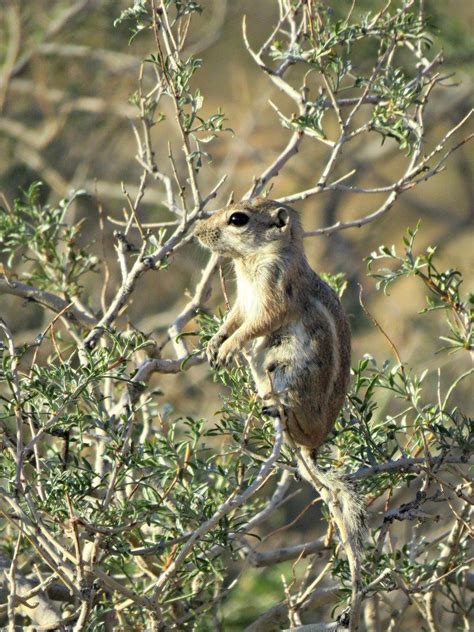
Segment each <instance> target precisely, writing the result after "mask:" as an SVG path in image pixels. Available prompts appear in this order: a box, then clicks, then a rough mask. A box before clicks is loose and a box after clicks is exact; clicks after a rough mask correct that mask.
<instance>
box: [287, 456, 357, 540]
mask: <svg viewBox="0 0 474 632" xmlns="http://www.w3.org/2000/svg"><path fill="white" fill-rule="evenodd" d="M296 458H297V461H298V466H299V469H300V473H301V475H302V476H303V478H304V479H305V480H307V481H308V482H309V483H311V485H313V487H314V488H315V489H316V491H317V492H319V494H321V497H322V498H323V500H324V501H325V502H326V503H327V504H328V505H329V506H330V509H331V506H332V505H335V508H336V509H337V508H339V511H340V512H341V514H342V519H343V521H344V525H345V528H344V531H346V532H347V538H348V539H349V540H350V542H351V543H352V544H353V546H354V547H355V549H356V550H357V551H358V552H359V551H360V549H361V548H362V546H363V543H364V540H365V537H366V532H367V521H366V511H365V503H364V500H363V497H362V496H361V494H360V493H359V492H358V490H357V488H356V486H355V485H354V483H352V481H350V480H348V478H347V476H345V475H344V474H339V472H336V471H334V470H323V469H321V468H320V467H318V466H317V464H316V462H315V459H314V456H313V454H312V450H311V449H310V448H306V447H304V446H298V447H297V449H296ZM335 518H336V516H335ZM338 527H339V525H338ZM341 537H342V538H343V540H344V539H346V538H345V536H344V534H342V533H341Z"/></svg>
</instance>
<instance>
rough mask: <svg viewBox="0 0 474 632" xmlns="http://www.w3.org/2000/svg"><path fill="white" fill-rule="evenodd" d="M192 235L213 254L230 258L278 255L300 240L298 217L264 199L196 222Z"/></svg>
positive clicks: (233, 207)
mask: <svg viewBox="0 0 474 632" xmlns="http://www.w3.org/2000/svg"><path fill="white" fill-rule="evenodd" d="M194 234H195V235H196V237H197V238H198V239H199V241H200V242H201V243H202V244H203V245H204V246H206V247H207V248H209V249H210V250H212V251H213V252H216V253H217V254H220V255H223V256H225V257H232V258H239V257H246V256H255V255H257V254H262V255H265V254H278V253H279V252H282V251H284V250H285V249H287V248H288V247H289V246H290V247H291V246H294V245H295V244H296V243H300V244H301V243H302V240H303V229H302V227H301V223H300V219H299V216H298V213H297V212H296V211H295V210H294V209H292V208H290V207H289V206H286V205H285V204H281V203H280V202H276V201H275V200H269V199H267V198H254V199H252V200H244V201H242V202H237V203H236V204H231V205H230V206H227V207H225V208H223V209H221V210H220V211H217V212H216V213H214V214H213V215H211V217H209V218H208V219H204V220H201V221H200V222H198V224H197V226H196V228H195V230H194Z"/></svg>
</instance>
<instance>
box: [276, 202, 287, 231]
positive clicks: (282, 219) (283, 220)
mask: <svg viewBox="0 0 474 632" xmlns="http://www.w3.org/2000/svg"><path fill="white" fill-rule="evenodd" d="M272 218H273V224H272V226H276V227H277V228H279V229H280V230H281V231H282V232H283V231H284V230H286V228H287V226H288V224H289V221H290V214H289V213H288V211H287V209H286V208H285V207H284V206H280V207H278V208H277V209H275V210H274V211H272Z"/></svg>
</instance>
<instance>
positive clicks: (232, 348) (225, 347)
mask: <svg viewBox="0 0 474 632" xmlns="http://www.w3.org/2000/svg"><path fill="white" fill-rule="evenodd" d="M237 351H238V348H237V347H236V345H235V343H234V342H233V341H232V340H231V339H229V340H226V341H225V342H224V343H223V344H222V345H221V347H220V349H219V352H218V354H217V357H216V359H215V360H214V361H213V362H211V365H212V366H213V367H214V368H216V369H223V368H225V367H228V366H229V365H230V363H231V362H232V360H233V359H234V357H235V355H236V353H237Z"/></svg>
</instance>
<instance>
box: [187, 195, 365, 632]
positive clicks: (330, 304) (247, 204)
mask: <svg viewBox="0 0 474 632" xmlns="http://www.w3.org/2000/svg"><path fill="white" fill-rule="evenodd" d="M195 234H196V236H197V237H198V238H199V240H200V241H201V243H202V244H203V245H204V246H206V247H208V248H209V249H210V250H212V251H213V252H215V253H218V254H219V255H222V256H225V257H230V258H231V259H232V260H233V264H234V268H235V272H236V280H237V300H236V302H235V305H234V307H233V308H232V309H231V311H230V312H229V314H228V315H227V318H226V320H225V322H224V324H223V325H222V326H221V328H220V329H219V331H218V332H217V334H216V335H215V336H214V337H213V338H212V339H211V340H210V342H209V345H208V349H207V355H208V358H209V361H210V362H211V364H213V365H214V366H217V367H225V366H228V365H229V363H230V362H231V361H232V359H233V357H234V356H235V355H236V354H237V353H238V352H240V351H241V350H243V348H245V346H246V345H248V350H249V354H248V355H249V363H250V368H251V371H252V374H253V377H254V380H255V383H256V386H257V391H258V394H259V396H260V397H261V398H262V399H263V400H264V401H265V407H264V413H266V414H268V415H278V414H279V411H283V412H284V416H285V423H286V439H287V441H288V442H289V444H290V445H291V446H292V447H294V448H295V453H296V457H297V460H298V463H299V468H300V471H301V474H302V476H303V477H304V478H305V479H307V480H308V481H309V482H311V483H312V484H313V485H314V486H315V487H316V489H317V490H318V491H319V492H320V493H321V495H322V496H323V498H324V500H325V501H326V502H328V504H329V506H330V509H331V512H332V513H333V516H334V518H335V520H336V523H337V525H338V528H339V531H340V532H341V537H342V540H343V542H344V541H345V544H346V545H349V547H350V549H352V551H353V553H354V555H355V557H357V549H358V543H359V542H360V537H361V533H362V527H363V509H362V503H361V500H360V498H359V496H358V495H357V494H356V493H355V491H354V490H353V488H352V487H351V486H350V485H349V484H348V483H347V482H346V481H345V480H344V478H343V477H341V476H339V475H336V474H335V473H331V472H329V473H328V472H326V471H322V470H321V469H320V468H318V467H317V466H316V464H315V455H316V449H317V448H318V447H319V446H320V445H321V444H322V443H323V441H324V440H325V438H326V437H327V435H328V433H329V432H330V431H331V429H332V427H333V425H334V422H335V420H336V417H337V415H338V413H339V411H340V409H341V407H342V404H343V401H344V398H345V395H346V392H347V388H348V385H349V370H350V353H351V351H350V347H351V336H350V329H349V325H348V322H347V318H346V315H345V313H344V310H343V308H342V306H341V303H340V301H339V299H338V297H337V295H336V294H335V292H334V291H333V290H332V289H331V288H330V287H329V286H328V285H327V284H326V283H325V282H324V281H323V280H322V279H321V278H320V277H319V276H318V275H317V274H316V273H315V272H314V271H313V270H312V269H311V267H310V265H309V263H308V260H307V259H306V256H305V253H304V248H303V229H302V226H301V223H300V220H299V216H298V213H297V212H296V211H295V210H293V209H292V208H290V207H288V206H286V205H284V204H281V203H279V202H276V201H274V200H270V199H266V198H255V199H253V200H251V201H248V200H245V201H242V202H239V203H237V204H232V205H230V206H228V207H226V208H224V209H222V210H221V211H218V212H217V213H215V214H213V215H212V216H211V217H209V218H208V219H205V220H202V221H200V222H199V223H198V225H197V227H196V229H195ZM335 513H336V514H338V515H335ZM351 566H352V564H351ZM357 566H358V564H357ZM354 572H356V575H357V583H358V570H357V569H354ZM354 629H355V628H354Z"/></svg>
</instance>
